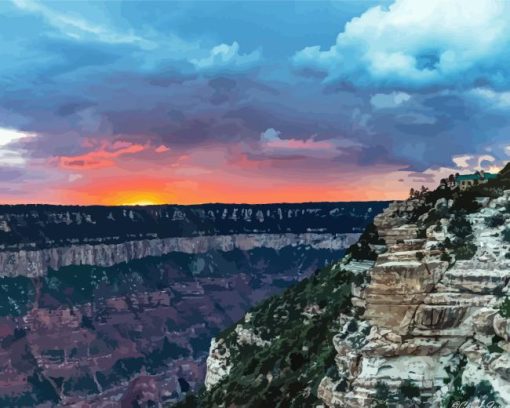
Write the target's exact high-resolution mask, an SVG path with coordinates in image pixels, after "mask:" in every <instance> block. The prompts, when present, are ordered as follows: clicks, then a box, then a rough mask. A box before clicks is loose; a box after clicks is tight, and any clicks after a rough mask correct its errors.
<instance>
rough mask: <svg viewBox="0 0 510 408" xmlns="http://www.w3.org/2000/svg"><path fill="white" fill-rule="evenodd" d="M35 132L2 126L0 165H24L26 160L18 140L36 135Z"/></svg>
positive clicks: (0, 132)
mask: <svg viewBox="0 0 510 408" xmlns="http://www.w3.org/2000/svg"><path fill="white" fill-rule="evenodd" d="M34 136H35V134H33V133H26V132H21V131H19V130H15V129H7V128H0V166H22V165H24V164H25V162H26V158H25V157H24V155H23V149H21V148H20V147H19V146H17V142H20V141H22V140H23V139H26V138H31V137H34Z"/></svg>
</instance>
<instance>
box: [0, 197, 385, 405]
mask: <svg viewBox="0 0 510 408" xmlns="http://www.w3.org/2000/svg"><path fill="white" fill-rule="evenodd" d="M387 205H388V203H386V202H367V203H305V204H267V205H223V204H204V205H197V206H173V205H166V206H147V207H137V206H134V207H99V206H97V207H79V206H74V207H73V206H46V205H33V206H32V205H19V206H0V342H1V343H0V344H1V348H0V405H1V406H12V407H16V406H72V407H118V406H121V407H131V406H137V405H135V404H139V406H144V404H145V406H158V405H161V404H163V403H165V404H166V403H171V402H176V401H179V400H180V399H182V397H183V396H185V395H187V394H189V393H190V392H192V391H193V390H196V389H198V388H199V387H200V385H201V384H202V383H203V381H204V378H205V358H206V356H207V352H208V350H209V348H210V340H211V338H212V337H213V336H215V335H217V334H218V333H220V332H221V331H222V330H224V329H225V328H227V327H229V326H231V325H232V324H233V323H235V322H236V321H238V320H239V319H240V318H241V317H242V316H243V315H244V314H245V313H246V312H247V311H248V310H249V309H250V308H251V307H253V306H254V305H256V304H258V303H260V302H261V301H263V300H264V299H267V298H268V297H270V296H271V295H274V294H277V293H280V292H281V291H282V290H284V289H285V288H287V287H289V286H292V285H293V284H294V283H296V282H299V281H300V280H302V279H303V278H306V277H307V276H309V275H310V274H312V273H313V272H314V271H316V270H317V269H318V268H321V267H323V266H324V265H327V264H329V263H331V262H334V261H336V260H338V259H340V258H341V257H342V255H343V254H344V252H345V250H346V249H347V248H349V247H350V246H351V245H352V244H354V243H355V242H356V241H357V239H358V238H359V236H360V233H361V232H362V231H363V230H364V228H365V227H366V225H368V224H369V223H370V222H371V221H372V219H373V217H374V216H375V215H377V214H379V213H380V212H381V211H382V210H383V209H384V208H385V207H386V206H387ZM147 404H148V405H147ZM151 404H155V405H151Z"/></svg>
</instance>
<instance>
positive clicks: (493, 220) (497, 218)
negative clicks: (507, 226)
mask: <svg viewBox="0 0 510 408" xmlns="http://www.w3.org/2000/svg"><path fill="white" fill-rule="evenodd" d="M504 223H505V217H504V216H503V214H494V215H491V216H490V217H487V218H486V219H485V225H487V226H488V227H489V228H496V227H499V226H501V225H503V224H504Z"/></svg>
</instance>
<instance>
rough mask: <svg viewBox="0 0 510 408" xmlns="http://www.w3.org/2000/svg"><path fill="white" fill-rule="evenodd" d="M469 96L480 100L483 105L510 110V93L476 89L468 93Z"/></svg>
mask: <svg viewBox="0 0 510 408" xmlns="http://www.w3.org/2000/svg"><path fill="white" fill-rule="evenodd" d="M467 95H468V96H471V97H474V98H475V99H478V100H479V101H480V102H481V103H482V104H487V103H489V104H490V105H491V106H492V107H494V108H497V109H508V108H510V92H509V91H506V92H496V91H494V90H492V89H489V88H474V89H471V90H470V91H468V92H467Z"/></svg>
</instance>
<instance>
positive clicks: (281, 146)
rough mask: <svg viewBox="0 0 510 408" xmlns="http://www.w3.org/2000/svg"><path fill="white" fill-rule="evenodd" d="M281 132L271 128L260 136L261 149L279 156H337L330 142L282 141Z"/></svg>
mask: <svg viewBox="0 0 510 408" xmlns="http://www.w3.org/2000/svg"><path fill="white" fill-rule="evenodd" d="M280 135H281V132H279V131H277V130H275V129H273V128H269V129H267V130H265V131H264V132H263V133H262V134H261V135H260V141H261V147H262V149H263V150H265V151H266V152H270V153H279V154H302V155H317V154H319V155H321V156H324V155H327V156H331V155H333V156H335V155H338V152H336V151H335V146H334V144H333V143H332V142H331V141H329V140H321V141H316V140H314V139H313V138H309V139H305V140H301V139H282V138H281V137H280Z"/></svg>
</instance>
